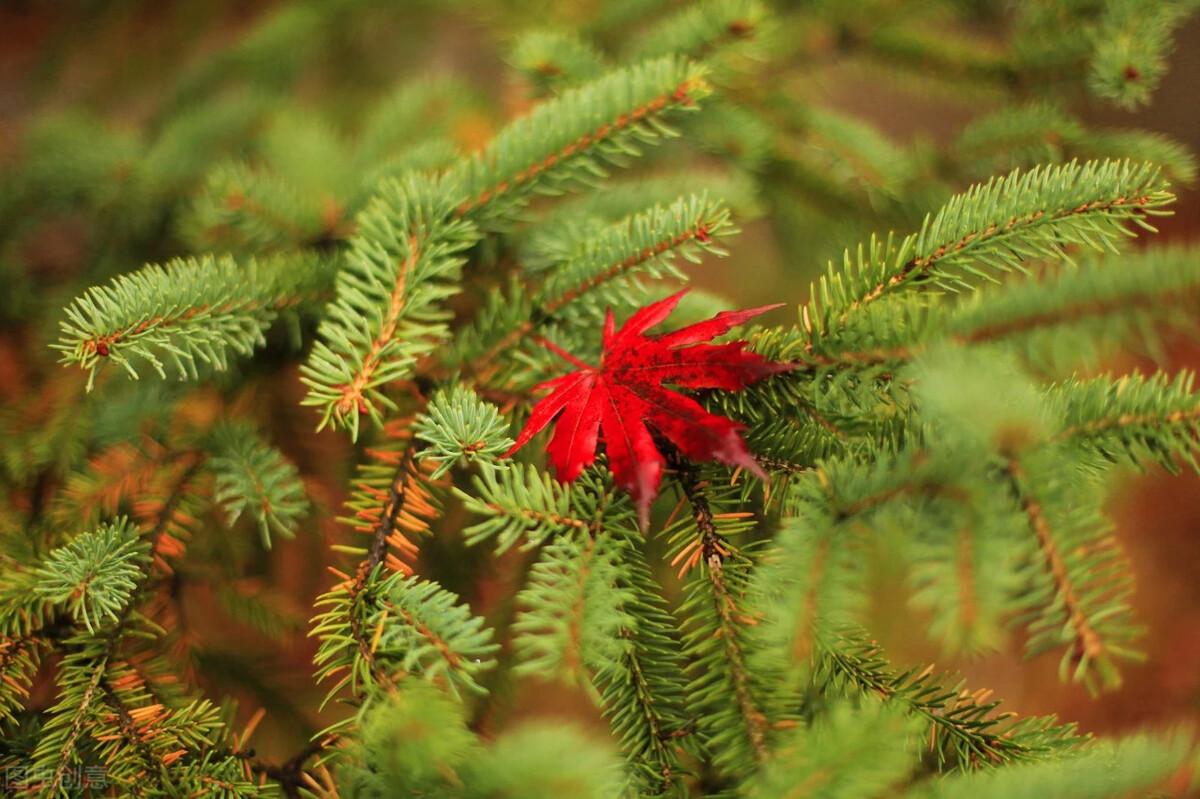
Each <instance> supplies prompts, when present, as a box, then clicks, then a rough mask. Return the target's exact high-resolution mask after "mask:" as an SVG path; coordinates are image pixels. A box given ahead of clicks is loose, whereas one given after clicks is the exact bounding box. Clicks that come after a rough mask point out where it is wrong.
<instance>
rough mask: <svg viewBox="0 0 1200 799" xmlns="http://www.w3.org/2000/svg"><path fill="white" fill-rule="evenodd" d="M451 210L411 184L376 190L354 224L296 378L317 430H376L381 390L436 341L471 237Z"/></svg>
mask: <svg viewBox="0 0 1200 799" xmlns="http://www.w3.org/2000/svg"><path fill="white" fill-rule="evenodd" d="M454 205H455V195H454V194H451V193H450V191H448V190H447V188H446V187H445V186H444V185H442V183H441V182H440V181H438V180H436V179H433V178H426V177H418V176H412V177H408V178H405V179H404V180H403V181H401V180H392V181H387V182H385V183H384V184H383V186H382V187H381V190H380V194H379V195H378V196H377V197H376V199H375V200H374V201H373V202H372V203H371V205H370V206H369V207H368V208H367V210H366V211H364V212H363V214H362V215H361V217H360V218H359V220H358V224H359V233H358V235H357V236H356V237H355V239H354V240H353V241H352V242H351V244H350V253H349V254H348V255H347V256H346V257H347V264H346V266H345V268H343V269H342V270H341V271H340V272H338V278H337V299H336V300H334V302H333V303H332V305H331V306H330V307H329V308H327V309H326V315H325V317H324V319H323V320H322V322H321V326H320V327H319V328H318V330H317V335H318V337H319V340H318V341H317V342H316V344H315V345H314V347H313V349H312V352H311V353H310V354H309V357H308V362H307V363H305V365H304V369H303V375H304V377H303V380H304V382H305V384H306V385H307V386H308V387H309V392H308V397H307V398H306V399H305V401H304V402H305V404H306V405H313V406H315V407H317V408H318V409H319V411H320V413H321V426H322V427H324V426H325V425H327V424H333V425H335V426H339V427H346V428H348V429H349V430H350V434H351V437H353V438H357V437H358V430H359V419H360V417H361V416H363V415H369V416H370V417H371V418H372V419H374V420H376V421H378V422H380V423H381V422H382V418H383V417H382V414H383V411H384V410H386V409H388V408H392V407H394V403H392V402H391V400H389V399H388V398H387V397H386V396H385V395H384V394H383V392H382V391H381V390H380V388H381V386H383V385H384V384H386V383H390V382H392V381H395V380H399V379H402V378H404V377H406V376H408V375H409V374H411V371H412V367H413V365H414V364H415V363H416V361H417V359H418V358H420V357H422V356H424V355H427V354H428V353H430V352H432V351H433V350H434V348H435V347H436V346H437V344H438V343H439V341H440V340H441V339H442V338H444V337H445V335H446V327H445V320H446V312H445V311H444V310H443V309H442V308H441V307H440V304H441V303H442V302H443V301H444V300H445V299H446V298H447V297H450V296H452V295H454V294H456V293H457V292H458V286H457V280H458V276H459V272H460V270H461V269H462V264H463V255H462V254H463V251H464V250H466V249H467V248H469V247H470V246H471V245H472V244H474V242H475V239H476V236H477V234H476V232H475V227H474V226H473V225H472V224H471V223H470V222H466V221H463V220H458V219H454V218H453V217H452V216H451V213H452V210H453V208H454Z"/></svg>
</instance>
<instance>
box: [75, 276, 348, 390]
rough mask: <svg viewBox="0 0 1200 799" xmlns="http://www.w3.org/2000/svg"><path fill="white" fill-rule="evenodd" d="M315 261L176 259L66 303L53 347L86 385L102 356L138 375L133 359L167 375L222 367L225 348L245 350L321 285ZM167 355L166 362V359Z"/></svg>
mask: <svg viewBox="0 0 1200 799" xmlns="http://www.w3.org/2000/svg"><path fill="white" fill-rule="evenodd" d="M327 278H328V275H327V272H326V270H325V267H324V265H323V264H322V263H321V262H320V261H319V260H315V259H299V260H297V259H289V258H283V257H280V258H272V259H268V260H265V261H251V262H250V263H249V264H247V265H244V266H240V265H239V264H238V263H237V262H235V261H234V260H233V259H232V258H227V257H214V256H204V257H201V258H188V259H182V258H181V259H176V260H174V261H171V262H170V263H168V264H167V265H166V266H165V267H162V266H147V267H145V268H143V269H141V270H139V271H137V272H134V273H132V274H130V275H122V276H120V277H118V278H116V279H115V280H113V281H112V283H110V284H109V285H107V286H97V287H94V288H92V289H90V290H89V291H88V292H87V293H86V294H84V295H82V296H80V297H79V298H77V299H76V300H75V302H74V303H72V304H71V305H70V306H69V307H68V308H67V309H66V316H67V318H66V319H65V320H64V321H63V322H62V323H61V327H62V336H61V337H60V338H59V340H58V343H56V344H54V345H53V346H54V348H55V349H56V350H58V351H59V352H61V353H62V361H63V363H67V364H77V365H79V366H80V367H82V368H83V369H86V370H87V371H88V387H89V388H91V386H92V385H93V384H94V381H95V377H96V372H97V371H98V370H99V368H100V367H101V366H103V365H104V364H105V362H107V361H112V362H113V363H116V364H118V365H120V366H121V367H123V368H124V369H125V371H126V372H127V373H128V374H129V376H130V377H132V378H135V379H136V378H137V377H138V370H137V367H136V360H135V359H137V360H140V361H142V362H143V363H144V364H146V365H149V366H151V367H153V368H154V371H156V372H157V373H158V374H159V376H160V377H164V378H165V377H166V374H167V372H166V368H167V367H168V366H170V367H173V369H174V371H176V372H178V374H179V378H180V379H186V378H188V377H191V378H192V379H196V378H197V377H198V376H199V370H200V366H201V365H202V364H203V365H206V366H210V367H212V368H214V369H218V370H220V369H225V368H226V367H227V366H228V359H229V353H230V352H231V351H232V352H234V353H237V354H239V355H243V356H246V355H249V354H250V353H251V352H253V350H254V349H255V347H258V346H261V345H262V344H263V343H265V340H264V338H263V332H264V331H265V330H266V329H267V327H268V326H269V325H270V324H271V323H272V322H273V321H274V320H275V318H276V317H277V316H278V315H279V313H280V312H281V311H283V310H286V309H288V308H290V307H293V306H295V305H297V304H298V303H301V302H305V301H309V300H311V299H313V298H314V297H315V296H316V294H317V293H318V292H319V291H320V290H321V289H322V288H323V286H324V285H325V284H326V281H327ZM164 361H166V363H164Z"/></svg>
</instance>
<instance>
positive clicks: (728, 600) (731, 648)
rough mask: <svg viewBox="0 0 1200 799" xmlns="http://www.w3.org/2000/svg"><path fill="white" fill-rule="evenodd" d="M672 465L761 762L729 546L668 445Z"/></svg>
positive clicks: (760, 734) (762, 720)
mask: <svg viewBox="0 0 1200 799" xmlns="http://www.w3.org/2000/svg"><path fill="white" fill-rule="evenodd" d="M667 461H668V463H670V464H671V466H672V467H673V468H674V470H675V473H676V478H677V480H678V482H679V485H680V486H681V487H682V488H683V493H684V495H685V496H686V497H687V500H688V504H690V505H691V508H692V519H693V520H694V521H695V524H696V529H697V531H699V533H700V553H701V555H702V557H703V560H704V562H705V564H706V565H707V566H708V568H707V569H706V570H705V574H706V576H707V578H708V582H709V586H710V587H711V589H712V598H713V605H714V608H715V609H716V612H717V618H718V619H719V620H720V630H719V631H718V633H717V635H718V636H719V637H720V639H721V641H722V642H723V644H724V646H725V656H726V660H727V661H728V664H729V671H730V676H731V677H732V679H733V689H734V698H735V700H736V702H737V706H738V712H739V713H740V714H741V716H742V718H743V719H744V720H745V722H746V733H747V736H748V738H749V740H750V746H751V748H752V749H753V750H754V756H755V759H756V760H757V761H759V762H762V761H763V760H765V759H766V757H767V754H768V753H767V740H766V726H767V718H766V715H765V714H764V713H763V712H762V710H760V709H759V707H758V705H757V703H756V702H755V701H754V697H753V695H752V693H751V691H750V677H749V672H748V671H747V669H746V662H745V657H744V656H743V653H742V648H741V646H740V645H739V643H738V622H737V620H736V619H735V618H734V613H735V611H736V610H737V603H736V601H735V599H734V597H733V595H732V593H731V592H730V590H729V586H728V585H726V583H725V572H724V568H725V558H726V557H727V556H728V554H729V548H728V546H727V545H726V544H725V542H724V540H723V537H722V536H721V534H720V532H719V531H718V530H717V526H716V522H715V519H714V516H713V512H712V508H711V507H710V506H709V503H708V497H707V496H706V495H705V494H704V491H703V486H702V485H701V484H700V482H699V481H698V480H697V477H696V472H695V469H694V467H693V466H692V465H691V464H690V463H688V462H687V461H686V460H684V458H683V457H682V455H681V454H680V453H679V452H678V451H677V450H674V448H672V449H671V450H670V451H669V456H668V458H667Z"/></svg>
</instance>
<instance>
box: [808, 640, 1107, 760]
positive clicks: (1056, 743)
mask: <svg viewBox="0 0 1200 799" xmlns="http://www.w3.org/2000/svg"><path fill="white" fill-rule="evenodd" d="M813 678H814V680H816V681H817V682H818V684H820V683H828V684H830V685H834V686H843V687H845V688H848V689H850V690H851V691H852V692H861V693H864V694H869V695H874V696H876V697H878V698H879V699H881V700H883V702H884V703H886V704H890V705H895V706H897V707H900V708H902V709H903V710H904V712H905V713H906V714H907V715H910V716H915V717H918V718H921V719H923V720H924V722H925V723H926V724H928V725H930V729H931V733H930V737H929V740H930V744H929V748H930V750H931V751H932V752H933V754H934V756H935V758H936V766H937V768H938V770H939V771H941V770H962V771H967V770H971V769H977V768H982V767H987V766H996V765H1001V764H1005V763H1012V762H1018V761H1031V760H1048V759H1054V758H1057V757H1061V756H1062V755H1063V754H1064V753H1067V752H1070V751H1073V750H1077V749H1081V748H1083V747H1084V746H1085V745H1086V744H1087V743H1088V742H1089V740H1090V739H1089V737H1088V736H1086V735H1081V734H1080V733H1079V732H1078V730H1077V729H1076V726H1075V725H1074V724H1059V723H1058V722H1057V720H1056V719H1055V718H1054V717H1053V716H1042V717H1018V716H1017V715H1016V714H1015V713H1011V712H997V710H998V708H999V707H1000V703H999V702H997V701H994V700H991V698H990V697H991V694H992V692H991V691H989V690H986V689H984V690H976V691H969V690H968V689H967V688H966V687H965V686H964V683H963V682H962V681H956V680H954V679H953V678H950V679H947V677H946V676H945V675H941V674H938V673H937V672H935V671H934V669H933V667H932V666H929V667H926V668H911V669H905V670H899V669H896V668H895V667H894V666H892V665H891V664H890V663H889V662H888V660H887V659H886V657H885V656H884V654H883V652H882V650H881V649H880V648H879V646H878V644H876V643H875V642H874V641H872V640H870V638H869V637H867V636H866V634H865V633H864V632H863V631H861V630H858V629H855V628H852V627H844V628H842V629H840V630H836V631H831V635H830V636H829V637H828V638H826V639H825V640H824V641H823V643H822V646H821V647H820V648H819V649H818V650H817V651H816V652H814V655H813Z"/></svg>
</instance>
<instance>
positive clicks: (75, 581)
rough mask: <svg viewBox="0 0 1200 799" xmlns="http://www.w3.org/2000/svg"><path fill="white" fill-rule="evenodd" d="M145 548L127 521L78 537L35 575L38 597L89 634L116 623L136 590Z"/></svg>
mask: <svg viewBox="0 0 1200 799" xmlns="http://www.w3.org/2000/svg"><path fill="white" fill-rule="evenodd" d="M145 560H146V548H145V547H144V546H143V545H142V543H141V541H139V540H138V535H137V530H136V529H135V528H134V527H133V526H132V525H130V524H129V522H128V521H127V520H125V519H118V520H117V522H116V523H115V524H111V525H102V526H101V527H99V528H98V529H96V530H95V531H94V532H87V533H83V534H81V535H78V536H76V537H75V538H73V539H72V540H71V542H70V543H69V544H66V545H64V546H62V547H59V548H58V549H56V550H54V551H52V552H50V553H49V554H48V555H47V556H46V562H45V564H44V565H43V566H42V567H41V568H40V569H39V570H38V572H37V573H36V579H37V583H36V587H35V590H36V592H37V594H38V596H40V597H42V598H44V599H45V600H47V601H49V602H53V603H55V604H58V605H62V606H63V607H64V608H65V609H66V610H67V611H68V612H70V614H71V616H72V617H73V618H74V619H75V620H76V621H81V622H83V624H84V626H85V627H86V628H87V630H88V632H89V633H91V632H95V631H96V630H97V629H99V628H100V627H101V626H103V625H105V624H108V623H111V622H115V621H117V620H118V619H119V618H120V616H121V613H122V611H123V610H124V609H125V606H126V605H128V604H129V600H130V598H131V596H132V594H133V592H134V590H136V589H137V587H138V584H139V582H140V578H141V575H142V568H144V565H145Z"/></svg>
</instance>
